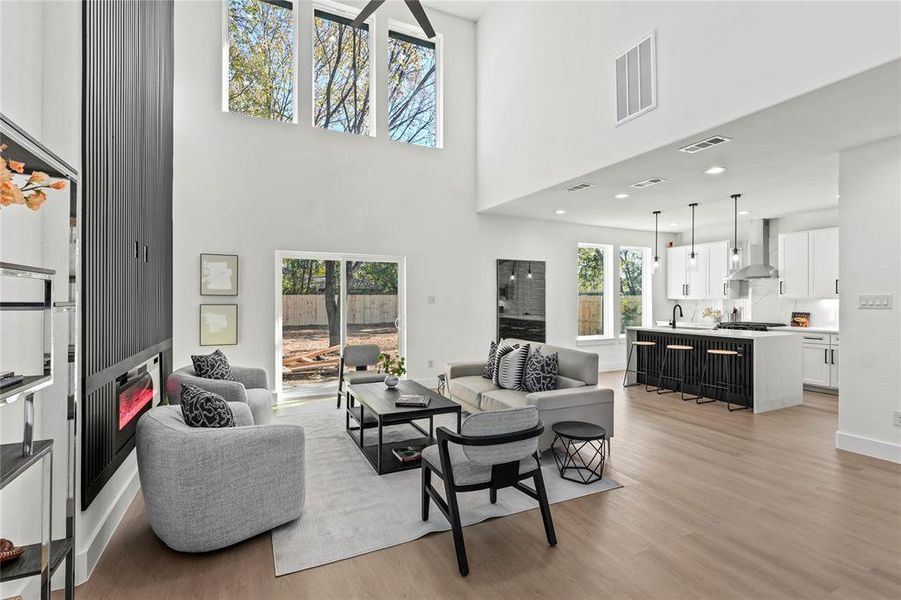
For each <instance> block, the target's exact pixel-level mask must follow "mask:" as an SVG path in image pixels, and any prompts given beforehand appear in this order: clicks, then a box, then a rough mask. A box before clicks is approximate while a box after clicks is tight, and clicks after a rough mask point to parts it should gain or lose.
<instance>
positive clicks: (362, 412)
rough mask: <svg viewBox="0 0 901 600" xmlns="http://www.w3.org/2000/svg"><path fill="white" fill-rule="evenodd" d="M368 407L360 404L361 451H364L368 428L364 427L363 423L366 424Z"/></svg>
mask: <svg viewBox="0 0 901 600" xmlns="http://www.w3.org/2000/svg"><path fill="white" fill-rule="evenodd" d="M365 413H366V405H365V404H363V403H360V450H362V449H363V432H364V431H366V427H364V426H363V423H365V422H366V415H365Z"/></svg>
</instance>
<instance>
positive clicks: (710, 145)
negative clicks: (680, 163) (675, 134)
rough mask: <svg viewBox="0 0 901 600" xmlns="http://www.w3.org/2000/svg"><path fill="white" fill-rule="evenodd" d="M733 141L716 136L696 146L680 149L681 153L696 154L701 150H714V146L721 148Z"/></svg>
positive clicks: (697, 143) (696, 143)
mask: <svg viewBox="0 0 901 600" xmlns="http://www.w3.org/2000/svg"><path fill="white" fill-rule="evenodd" d="M731 141H732V138H727V137H724V136H722V135H715V136H713V137H709V138H707V139H706V140H701V141H700V142H695V143H694V144H689V145H688V146H684V147H682V148H679V152H685V153H687V154H694V153H695V152H700V151H701V150H706V149H707V148H713V147H714V146H719V145H720V144H725V143H726V142H731Z"/></svg>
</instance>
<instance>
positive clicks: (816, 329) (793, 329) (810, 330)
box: [770, 327, 838, 335]
mask: <svg viewBox="0 0 901 600" xmlns="http://www.w3.org/2000/svg"><path fill="white" fill-rule="evenodd" d="M770 331H790V332H792V333H831V334H834V335H838V329H830V328H829V327H770Z"/></svg>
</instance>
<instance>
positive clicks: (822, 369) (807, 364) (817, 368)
mask: <svg viewBox="0 0 901 600" xmlns="http://www.w3.org/2000/svg"><path fill="white" fill-rule="evenodd" d="M802 351H803V353H804V361H803V363H804V383H805V384H806V385H816V386H819V387H830V381H831V379H830V376H831V365H830V363H829V358H830V355H829V346H828V345H820V344H806V343H805V344H804V345H803V346H802Z"/></svg>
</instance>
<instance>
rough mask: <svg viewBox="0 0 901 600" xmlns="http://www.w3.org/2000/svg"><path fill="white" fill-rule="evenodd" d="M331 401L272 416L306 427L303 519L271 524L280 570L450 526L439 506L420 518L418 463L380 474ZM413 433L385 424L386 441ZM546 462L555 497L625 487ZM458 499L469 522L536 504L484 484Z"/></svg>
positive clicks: (451, 421)
mask: <svg viewBox="0 0 901 600" xmlns="http://www.w3.org/2000/svg"><path fill="white" fill-rule="evenodd" d="M332 402H333V401H330V402H316V403H313V404H311V405H306V406H302V407H299V408H297V409H294V410H292V412H291V413H290V414H285V415H281V416H277V417H276V418H275V421H276V422H279V423H297V424H299V425H302V426H303V427H304V430H305V433H306V502H305V504H304V510H303V515H302V516H301V517H300V518H299V519H297V520H296V521H292V522H290V523H287V524H285V525H282V526H281V527H279V528H277V529H275V530H273V531H272V551H273V555H274V557H275V574H276V575H286V574H288V573H293V572H295V571H302V570H304V569H309V568H311V567H317V566H319V565H324V564H327V563H331V562H335V561H339V560H344V559H346V558H351V557H354V556H359V555H361V554H366V553H368V552H373V551H375V550H381V549H383V548H388V547H391V546H396V545H398V544H403V543H406V542H410V541H413V540H415V539H418V538H420V537H422V536H424V535H426V534H428V533H431V532H436V531H447V530H449V529H450V524H449V523H448V522H447V520H446V519H445V518H444V516H443V515H442V514H441V512H440V511H439V510H438V509H437V508H436V507H434V506H433V507H432V510H431V513H430V518H429V520H428V521H423V520H422V519H421V518H420V499H419V491H420V470H419V469H412V470H410V471H402V472H400V473H391V474H389V475H382V476H378V475H376V473H375V471H374V470H373V468H372V467H371V466H370V464H369V462H368V461H367V460H366V459H365V458H364V457H363V455H362V454H361V453H360V450H359V448H358V447H357V446H356V442H355V441H354V440H352V439H351V438H350V436H348V435H347V433H346V432H345V430H344V411H343V410H336V409H335V405H334V404H333V403H332ZM426 423H427V422H426ZM424 425H425V423H424ZM439 425H447V426H448V427H449V428H451V429H456V418H455V417H451V416H447V417H446V420H444V419H440V418H436V419H435V426H436V427H437V426H439ZM426 426H427V425H426ZM414 435H415V430H414V429H413V428H412V427H409V426H406V425H401V426H395V427H390V428H387V429H386V430H385V440H386V441H391V440H396V439H401V438H404V437H413V436H414ZM370 441H371V442H373V443H374V442H375V441H376V435H375V432H374V431H367V439H366V442H367V445H368V443H369V442H370ZM542 465H543V466H542V468H543V471H544V472H543V475H544V481H545V487H546V488H547V493H548V499H549V500H550V502H551V503H556V502H563V501H565V500H571V499H573V498H578V497H580V496H586V495H589V494H596V493H598V492H606V491H608V490H612V489H616V488H619V487H622V486H621V485H620V484H619V483H617V482H616V481H614V480H612V479H608V478H606V477H605V478H604V479H602V480H601V481H598V482H596V483H593V484H591V485H582V484H579V483H573V482H570V481H566V480H564V479H561V478H560V476H559V474H558V473H557V470H556V468H555V466H554V460H553V457H551V456H550V455H545V456H544V457H543V459H542ZM433 481H434V480H433ZM439 483H440V481H439ZM527 483H530V482H527ZM436 487H437V486H436ZM458 500H459V504H460V511H461V519H462V521H463V524H464V525H472V524H474V523H480V522H482V521H485V520H486V519H491V518H494V517H503V516H507V515H511V514H514V513H518V512H522V511H526V510H532V509H535V510H537V507H538V504H537V503H536V502H535V501H534V500H532V499H531V498H529V497H528V496H526V495H525V494H522V493H520V492H518V491H516V490H514V489H504V490H499V491H498V498H497V504H491V503H490V502H489V501H488V492H487V491H486V492H484V493H479V492H473V493H468V494H459V495H458ZM536 535H538V536H539V537H540V538H543V535H544V534H543V532H542V531H539V532H536Z"/></svg>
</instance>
